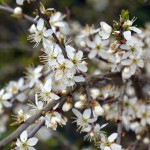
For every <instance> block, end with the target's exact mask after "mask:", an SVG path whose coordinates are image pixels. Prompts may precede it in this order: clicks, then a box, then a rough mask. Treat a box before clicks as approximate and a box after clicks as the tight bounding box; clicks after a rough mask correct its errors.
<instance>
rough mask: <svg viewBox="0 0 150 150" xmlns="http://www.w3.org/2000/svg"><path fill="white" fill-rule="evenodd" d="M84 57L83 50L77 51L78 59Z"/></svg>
mask: <svg viewBox="0 0 150 150" xmlns="http://www.w3.org/2000/svg"><path fill="white" fill-rule="evenodd" d="M82 57H83V52H82V51H78V52H77V53H76V59H77V60H81V59H82Z"/></svg>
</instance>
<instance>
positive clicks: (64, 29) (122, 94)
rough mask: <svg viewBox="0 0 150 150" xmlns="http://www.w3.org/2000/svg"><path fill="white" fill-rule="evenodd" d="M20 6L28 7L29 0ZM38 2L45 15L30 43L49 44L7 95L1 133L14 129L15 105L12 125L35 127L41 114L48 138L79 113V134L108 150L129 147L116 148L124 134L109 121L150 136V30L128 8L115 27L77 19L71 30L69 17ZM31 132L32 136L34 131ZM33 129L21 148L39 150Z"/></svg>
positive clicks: (0, 108) (0, 94) (2, 94)
mask: <svg viewBox="0 0 150 150" xmlns="http://www.w3.org/2000/svg"><path fill="white" fill-rule="evenodd" d="M16 2H17V4H18V5H23V3H24V0H16ZM28 2H29V1H28ZM34 3H35V4H36V5H37V13H38V14H37V16H35V19H34V24H32V25H31V27H30V28H29V32H30V35H29V36H28V38H27V39H28V40H30V41H31V42H34V43H35V45H34V47H36V48H38V46H41V53H42V54H41V55H40V61H41V62H42V63H43V65H38V66H37V67H33V66H30V67H27V69H26V72H25V77H22V78H20V79H19V80H18V81H10V82H9V83H8V84H7V85H6V86H5V87H4V88H3V89H1V90H0V116H2V121H0V133H2V132H4V131H5V130H6V127H5V124H6V122H7V121H8V116H7V115H4V114H5V110H6V109H8V108H9V107H11V108H12V112H13V113H14V114H16V115H13V116H14V120H15V122H14V123H12V124H11V125H20V124H23V123H26V122H27V124H28V120H30V119H31V120H32V118H33V117H35V116H36V117H37V116H38V115H39V114H40V116H39V117H37V119H36V121H35V120H34V121H33V122H32V123H31V124H33V127H34V126H37V127H40V125H42V126H44V127H45V128H44V130H43V128H41V130H42V131H43V132H44V131H45V132H46V133H47V134H45V137H44V138H46V139H47V138H49V137H50V136H49V135H50V134H52V133H53V132H52V133H51V130H49V129H52V130H57V129H58V128H59V126H65V125H67V121H68V120H69V119H70V118H69V117H70V115H68V114H69V113H71V112H73V115H74V116H73V117H72V118H73V119H74V121H73V123H75V124H76V126H77V131H79V132H80V133H84V134H85V136H84V140H88V141H90V142H92V141H93V142H94V143H95V145H96V146H98V147H99V148H100V149H101V150H121V149H123V148H122V146H121V145H120V144H121V143H119V142H115V140H116V139H117V138H118V139H119V138H121V133H119V132H118V133H112V134H111V135H108V134H107V132H106V130H105V129H106V128H107V127H109V126H110V125H109V124H108V123H107V121H108V122H110V121H111V122H112V124H114V126H116V125H117V126H118V127H119V125H120V124H122V126H123V127H124V128H125V130H126V131H124V132H128V131H129V130H132V131H133V132H134V133H136V135H137V136H138V135H144V134H143V133H145V132H146V131H148V130H149V125H150V105H149V103H146V102H147V99H149V98H150V93H148V91H150V90H149V83H148V82H146V81H147V80H146V79H143V78H142V77H141V74H142V73H143V72H142V71H140V69H141V68H144V67H145V68H144V69H145V70H144V71H145V72H144V73H145V74H144V75H145V78H147V76H149V73H150V69H149V66H150V57H149V54H150V53H149V50H150V44H149V39H150V34H149V25H147V28H146V30H145V31H144V32H143V33H142V32H141V30H140V29H138V28H137V27H136V26H134V25H133V23H134V21H135V18H133V19H132V20H130V19H129V13H128V11H125V10H123V11H122V12H121V15H120V20H119V21H118V22H117V21H114V25H113V27H111V26H109V25H108V24H107V23H105V22H103V21H101V22H100V28H95V27H94V25H92V26H90V25H86V27H82V26H81V25H80V24H79V23H78V22H75V21H71V22H70V23H69V24H68V23H67V22H66V21H65V17H66V15H64V14H62V13H61V12H59V11H55V10H54V9H53V8H48V9H46V8H45V7H44V6H43V4H42V3H38V1H34ZM36 5H35V6H36ZM19 11H20V10H19V9H15V10H14V13H15V14H17V13H18V14H20V13H22V11H20V12H19ZM111 35H113V37H112V38H111ZM70 36H71V37H72V38H71V39H72V43H71V40H70ZM73 42H74V43H73ZM70 43H71V44H70ZM78 49H79V50H78ZM146 56H147V62H146V66H144V57H146ZM86 57H87V58H86ZM85 60H86V61H85ZM87 64H89V65H87ZM106 71H109V73H105V72H106ZM110 72H111V73H110ZM112 72H113V73H112ZM114 72H116V74H115V73H114ZM135 75H137V76H135ZM132 76H134V77H135V78H134V80H133V79H132ZM138 77H139V78H138ZM137 78H138V79H137ZM122 79H123V80H122ZM137 80H138V81H137ZM139 81H142V82H141V83H142V84H139ZM137 82H138V83H137ZM139 89H141V91H138V90H139ZM138 92H139V93H138ZM143 95H144V96H143ZM145 99H146V100H145ZM16 100H17V101H16ZM144 100H145V101H146V102H144ZM27 101H28V102H27ZM17 102H18V103H17ZM26 102H27V103H28V105H26ZM120 102H122V104H121V105H119V103H120ZM120 109H121V113H120ZM70 110H72V111H70ZM37 114H38V115H37ZM71 116H72V115H71ZM41 123H42V124H41ZM116 123H117V124H116ZM37 127H36V128H35V129H37ZM105 127H106V128H105ZM35 129H33V131H35ZM28 130H29V131H31V130H32V126H31V128H30V127H29V129H28ZM38 130H39V129H38ZM38 130H37V131H38ZM29 131H28V133H27V130H26V129H25V130H24V131H23V132H22V133H21V134H20V138H18V139H17V140H16V143H15V147H14V145H13V148H14V149H16V150H35V148H34V147H33V146H35V145H36V144H37V142H38V139H37V138H35V137H32V135H31V134H30V132H29ZM37 131H36V132H37ZM39 132H40V131H39ZM31 133H32V132H31ZM37 135H38V133H37ZM41 135H42V136H43V133H42V134H41ZM41 135H40V136H41ZM29 137H31V138H29ZM42 138H43V137H42ZM39 139H40V138H39ZM117 141H118V140H117Z"/></svg>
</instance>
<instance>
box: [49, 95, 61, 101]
mask: <svg viewBox="0 0 150 150" xmlns="http://www.w3.org/2000/svg"><path fill="white" fill-rule="evenodd" d="M50 97H51V98H52V99H54V100H57V99H59V98H60V97H59V96H58V95H56V94H54V93H50Z"/></svg>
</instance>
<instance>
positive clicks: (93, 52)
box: [88, 50, 97, 59]
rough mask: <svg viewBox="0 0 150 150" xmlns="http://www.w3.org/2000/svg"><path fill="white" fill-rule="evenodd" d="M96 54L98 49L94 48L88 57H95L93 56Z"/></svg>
mask: <svg viewBox="0 0 150 150" xmlns="http://www.w3.org/2000/svg"><path fill="white" fill-rule="evenodd" d="M96 55H97V50H92V51H91V52H90V53H89V55H88V57H89V58H90V59H93V58H95V56H96Z"/></svg>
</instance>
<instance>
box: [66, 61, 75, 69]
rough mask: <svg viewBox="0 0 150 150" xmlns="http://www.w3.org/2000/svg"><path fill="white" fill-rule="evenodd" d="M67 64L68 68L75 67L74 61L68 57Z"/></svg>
mask: <svg viewBox="0 0 150 150" xmlns="http://www.w3.org/2000/svg"><path fill="white" fill-rule="evenodd" d="M65 64H66V67H67V68H72V67H73V63H72V62H71V61H70V60H68V59H66V61H65Z"/></svg>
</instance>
